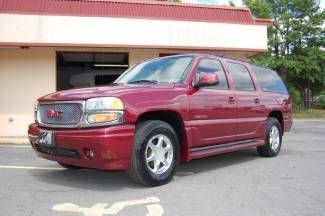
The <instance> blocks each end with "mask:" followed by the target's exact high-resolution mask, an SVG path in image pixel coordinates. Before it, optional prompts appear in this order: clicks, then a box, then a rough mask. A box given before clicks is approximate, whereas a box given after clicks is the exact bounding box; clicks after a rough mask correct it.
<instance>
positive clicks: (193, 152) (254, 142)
mask: <svg viewBox="0 0 325 216" xmlns="http://www.w3.org/2000/svg"><path fill="white" fill-rule="evenodd" d="M261 145H264V140H259V139H250V140H243V141H238V142H231V143H226V144H219V145H212V146H205V147H196V148H191V149H190V159H197V158H202V157H206V156H212V155H217V154H224V153H228V152H233V151H239V150H243V149H248V148H253V147H257V146H261Z"/></svg>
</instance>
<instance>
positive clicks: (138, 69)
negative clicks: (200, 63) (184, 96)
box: [115, 56, 193, 83]
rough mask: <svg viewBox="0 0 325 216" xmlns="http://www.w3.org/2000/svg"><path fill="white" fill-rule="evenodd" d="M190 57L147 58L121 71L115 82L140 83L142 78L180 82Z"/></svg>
mask: <svg viewBox="0 0 325 216" xmlns="http://www.w3.org/2000/svg"><path fill="white" fill-rule="evenodd" d="M192 59H193V57H191V56H172V57H164V58H158V59H152V60H148V61H145V62H142V63H139V64H137V65H135V66H134V67H132V68H131V69H129V70H128V71H126V72H125V73H123V74H122V75H121V76H120V77H119V78H118V79H117V80H116V81H115V83H136V82H139V81H140V82H139V83H142V82H141V81H144V80H147V81H155V82H157V83H181V82H183V80H184V79H185V77H186V75H187V69H188V68H189V66H190V65H191V62H192Z"/></svg>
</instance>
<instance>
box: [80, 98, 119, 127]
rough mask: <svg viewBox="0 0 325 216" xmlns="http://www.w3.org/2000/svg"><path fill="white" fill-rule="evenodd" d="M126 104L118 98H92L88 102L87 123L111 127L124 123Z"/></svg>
mask: <svg viewBox="0 0 325 216" xmlns="http://www.w3.org/2000/svg"><path fill="white" fill-rule="evenodd" d="M123 110H124V104H123V102H122V100H121V99H119V98H116V97H99V98H91V99H88V100H87V101H86V112H87V113H88V114H87V118H86V119H87V123H88V124H91V125H94V126H96V125H109V124H116V123H122V122H123V114H124V112H123Z"/></svg>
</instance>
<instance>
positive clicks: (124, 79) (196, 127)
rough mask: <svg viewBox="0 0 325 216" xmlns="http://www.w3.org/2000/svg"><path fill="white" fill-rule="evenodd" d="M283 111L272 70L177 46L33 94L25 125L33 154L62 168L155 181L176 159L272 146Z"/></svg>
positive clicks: (285, 105)
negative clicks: (93, 79) (87, 84)
mask: <svg viewBox="0 0 325 216" xmlns="http://www.w3.org/2000/svg"><path fill="white" fill-rule="evenodd" d="M291 111H292V108H291V98H290V96H289V94H288V92H287V89H286V87H285V85H284V83H283V81H282V80H281V78H280V77H279V76H278V74H277V73H276V72H275V71H273V70H271V69H269V68H265V67H261V66H257V65H253V64H250V63H247V62H242V61H237V60H233V59H228V58H222V57H217V56H213V55H207V54H186V55H176V56H169V57H164V58H157V59H151V60H147V61H144V62H141V63H139V64H137V65H135V66H133V67H131V68H130V69H128V70H127V71H126V72H124V73H123V74H122V75H121V76H120V77H119V78H118V79H117V80H116V81H115V82H114V83H113V84H111V85H109V86H103V87H93V88H81V89H73V90H67V91H59V92H56V93H53V94H49V95H46V96H44V97H41V98H39V99H38V101H37V103H36V104H35V123H33V124H31V125H30V126H29V130H28V134H29V139H30V142H31V144H32V146H33V148H34V150H35V151H36V152H37V154H38V155H39V156H40V157H42V158H45V159H49V160H53V161H57V162H58V163H59V164H60V165H61V166H63V167H65V168H69V169H76V168H81V167H84V168H94V169H101V170H127V171H128V173H129V175H130V177H131V178H132V179H133V180H134V181H135V182H137V183H140V184H144V185H148V186H156V185H161V184H165V183H167V182H168V181H170V180H171V178H172V177H173V174H174V172H175V168H176V166H177V164H178V163H179V162H188V161H190V160H192V159H197V158H202V157H207V156H212V155H217V154H223V153H227V152H232V151H238V150H242V149H247V148H252V147H256V148H257V151H258V153H259V154H260V155H261V156H263V157H274V156H276V155H278V153H279V152H280V149H281V144H282V136H283V134H284V132H286V131H289V130H290V128H291V125H292V118H291Z"/></svg>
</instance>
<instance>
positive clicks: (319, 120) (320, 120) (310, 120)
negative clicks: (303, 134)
mask: <svg viewBox="0 0 325 216" xmlns="http://www.w3.org/2000/svg"><path fill="white" fill-rule="evenodd" d="M293 121H294V122H295V121H307V122H313V121H317V122H322V121H325V119H316V118H315V119H293Z"/></svg>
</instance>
